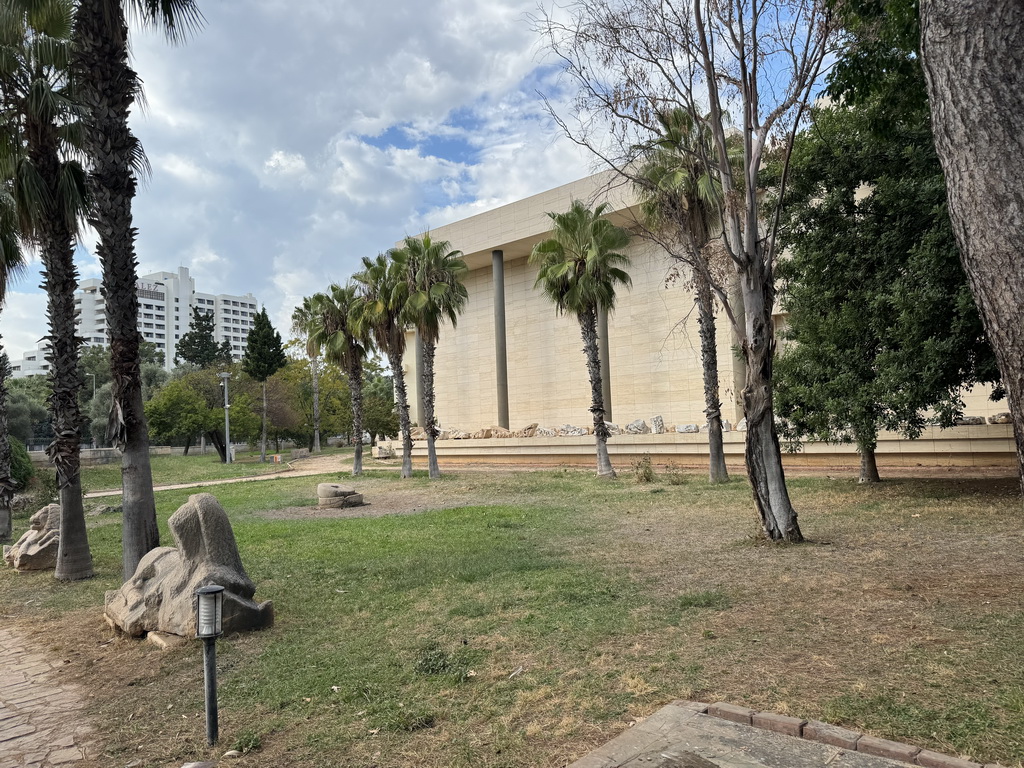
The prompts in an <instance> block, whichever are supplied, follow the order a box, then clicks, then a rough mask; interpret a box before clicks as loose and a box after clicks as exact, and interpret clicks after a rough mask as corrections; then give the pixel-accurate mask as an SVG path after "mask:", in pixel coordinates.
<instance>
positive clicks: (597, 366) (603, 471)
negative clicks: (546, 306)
mask: <svg viewBox="0 0 1024 768" xmlns="http://www.w3.org/2000/svg"><path fill="white" fill-rule="evenodd" d="M579 319H580V333H581V335H582V336H583V353H584V354H585V355H586V356H587V373H589V374H590V412H591V413H592V414H593V416H594V442H595V443H596V447H597V476H598V477H608V478H612V477H615V470H614V469H613V468H612V462H611V459H610V458H609V457H608V437H609V435H610V434H611V433H609V432H608V425H607V423H606V422H605V419H604V390H603V389H602V386H601V354H600V352H599V350H598V344H597V308H596V307H591V308H590V309H589V310H588V311H586V312H584V313H583V314H581V315H580V318H579Z"/></svg>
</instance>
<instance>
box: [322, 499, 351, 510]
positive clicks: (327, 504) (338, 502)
mask: <svg viewBox="0 0 1024 768" xmlns="http://www.w3.org/2000/svg"><path fill="white" fill-rule="evenodd" d="M350 498H351V496H328V497H327V498H325V499H317V500H316V505H317V507H319V508H320V509H342V508H343V507H347V506H348V504H346V503H345V502H346V501H347V500H348V499H350Z"/></svg>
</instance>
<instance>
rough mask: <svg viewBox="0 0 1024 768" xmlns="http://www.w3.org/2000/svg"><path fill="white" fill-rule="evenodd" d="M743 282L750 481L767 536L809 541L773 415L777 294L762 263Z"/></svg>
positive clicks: (751, 263)
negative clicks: (791, 495) (802, 527)
mask: <svg viewBox="0 0 1024 768" xmlns="http://www.w3.org/2000/svg"><path fill="white" fill-rule="evenodd" d="M741 280H742V285H743V303H744V306H745V309H746V338H745V339H744V340H743V356H744V358H745V359H746V363H747V377H746V385H745V386H744V388H743V411H744V414H745V415H746V419H747V446H746V460H747V476H748V477H749V478H750V485H751V488H752V489H753V492H754V505H755V506H756V508H757V513H758V516H759V517H760V519H761V528H762V530H763V532H764V535H765V537H766V538H768V539H770V540H771V541H790V542H798V541H803V535H802V534H801V533H800V526H799V525H798V524H797V519H796V510H795V509H793V504H792V502H791V501H790V500H789V491H788V490H787V489H786V475H785V472H783V469H782V451H781V450H780V448H779V436H778V433H777V432H776V431H775V418H774V416H773V413H772V364H773V360H774V356H775V333H774V330H773V328H772V299H773V294H774V289H773V286H772V284H771V280H770V279H769V277H768V276H767V275H765V274H764V265H763V262H762V261H761V260H759V259H751V260H750V261H749V262H748V267H747V269H746V270H745V272H744V273H743V274H741Z"/></svg>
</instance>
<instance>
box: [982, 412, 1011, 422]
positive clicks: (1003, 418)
mask: <svg viewBox="0 0 1024 768" xmlns="http://www.w3.org/2000/svg"><path fill="white" fill-rule="evenodd" d="M988 423H989V424H1013V417H1012V416H1010V414H1009V413H1006V412H1005V411H1004V412H1003V413H997V414H995V415H993V416H989V417H988Z"/></svg>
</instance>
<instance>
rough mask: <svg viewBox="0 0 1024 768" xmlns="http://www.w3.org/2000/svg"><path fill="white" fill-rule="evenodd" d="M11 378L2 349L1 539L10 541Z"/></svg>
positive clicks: (11, 495)
mask: <svg viewBox="0 0 1024 768" xmlns="http://www.w3.org/2000/svg"><path fill="white" fill-rule="evenodd" d="M10 378H11V362H10V360H9V359H8V358H7V353H6V352H4V351H3V350H0V541H8V540H9V539H10V538H11V533H12V530H13V521H12V519H11V501H12V500H13V499H14V479H13V478H12V477H11V441H10V438H9V434H8V432H7V381H8V379H10Z"/></svg>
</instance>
